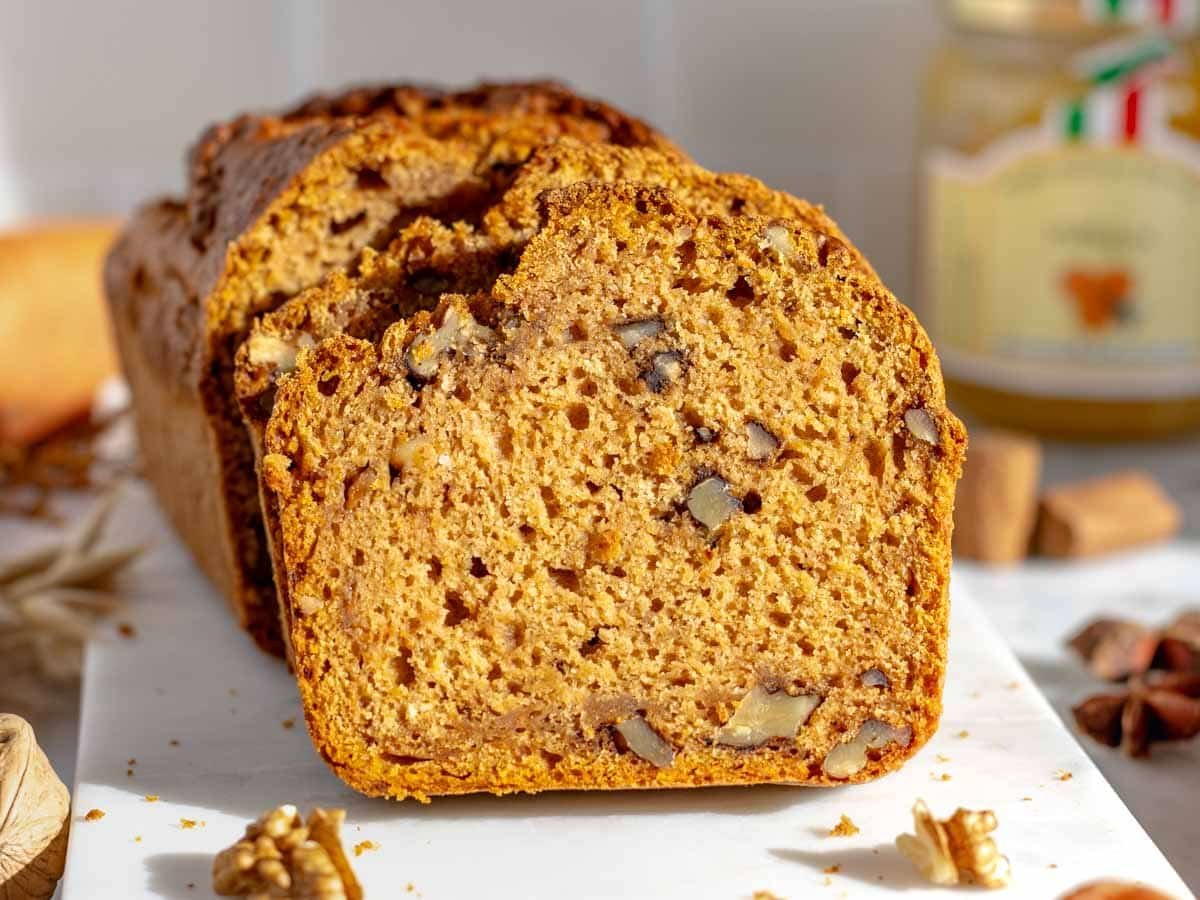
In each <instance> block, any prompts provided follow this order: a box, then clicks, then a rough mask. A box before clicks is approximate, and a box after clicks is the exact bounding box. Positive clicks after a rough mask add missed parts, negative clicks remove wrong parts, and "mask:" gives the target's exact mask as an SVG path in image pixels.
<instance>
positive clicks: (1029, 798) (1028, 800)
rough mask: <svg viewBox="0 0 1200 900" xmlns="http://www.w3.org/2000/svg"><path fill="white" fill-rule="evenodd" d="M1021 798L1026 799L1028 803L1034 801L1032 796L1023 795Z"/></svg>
mask: <svg viewBox="0 0 1200 900" xmlns="http://www.w3.org/2000/svg"><path fill="white" fill-rule="evenodd" d="M1021 799H1022V800H1024V801H1025V802H1026V803H1032V802H1033V798H1032V797H1022V798H1021Z"/></svg>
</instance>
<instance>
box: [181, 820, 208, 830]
mask: <svg viewBox="0 0 1200 900" xmlns="http://www.w3.org/2000/svg"><path fill="white" fill-rule="evenodd" d="M207 824H208V823H207V822H205V821H204V820H203V819H200V820H199V821H197V820H196V819H180V820H179V827H180V828H182V829H184V830H185V831H187V830H190V829H192V828H203V827H204V826H205V825H207Z"/></svg>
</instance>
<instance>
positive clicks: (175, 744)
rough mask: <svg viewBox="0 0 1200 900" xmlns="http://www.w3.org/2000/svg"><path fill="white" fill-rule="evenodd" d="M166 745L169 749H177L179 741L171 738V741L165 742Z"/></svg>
mask: <svg viewBox="0 0 1200 900" xmlns="http://www.w3.org/2000/svg"><path fill="white" fill-rule="evenodd" d="M167 744H168V745H169V746H171V747H178V746H179V741H177V740H175V738H171V740H169V741H167Z"/></svg>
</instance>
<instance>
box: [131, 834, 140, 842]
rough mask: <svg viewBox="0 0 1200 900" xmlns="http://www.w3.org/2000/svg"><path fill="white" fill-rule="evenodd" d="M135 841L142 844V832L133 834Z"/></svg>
mask: <svg viewBox="0 0 1200 900" xmlns="http://www.w3.org/2000/svg"><path fill="white" fill-rule="evenodd" d="M133 842H134V843H135V844H140V843H141V842H142V836H141V835H140V834H135V835H134V836H133Z"/></svg>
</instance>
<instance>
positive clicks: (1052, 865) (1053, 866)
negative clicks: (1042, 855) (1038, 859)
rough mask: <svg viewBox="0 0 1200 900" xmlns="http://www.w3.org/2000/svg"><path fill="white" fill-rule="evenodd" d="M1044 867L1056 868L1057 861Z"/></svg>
mask: <svg viewBox="0 0 1200 900" xmlns="http://www.w3.org/2000/svg"><path fill="white" fill-rule="evenodd" d="M1046 868H1047V869H1057V868H1058V863H1050V865H1048V866H1046Z"/></svg>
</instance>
